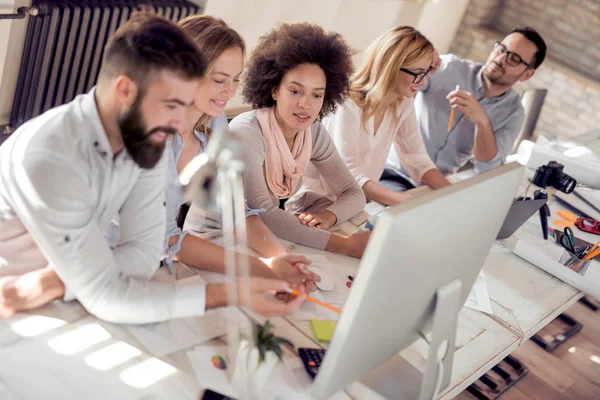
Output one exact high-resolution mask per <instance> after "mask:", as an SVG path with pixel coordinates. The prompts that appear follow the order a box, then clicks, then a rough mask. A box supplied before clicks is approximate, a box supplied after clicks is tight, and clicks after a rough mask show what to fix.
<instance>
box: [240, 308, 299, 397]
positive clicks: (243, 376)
mask: <svg viewBox="0 0 600 400" xmlns="http://www.w3.org/2000/svg"><path fill="white" fill-rule="evenodd" d="M272 331H273V325H272V324H271V322H270V321H268V320H267V321H266V322H265V324H264V325H261V324H260V323H258V322H256V321H253V323H252V335H251V337H250V338H245V339H242V340H241V341H240V348H239V350H238V353H237V358H236V361H235V370H234V372H233V377H232V379H231V385H232V387H233V389H234V390H235V391H236V392H237V393H238V395H239V396H242V398H243V399H259V398H260V394H261V392H262V389H263V387H264V385H265V383H266V382H267V380H268V378H269V375H270V374H271V372H272V371H273V368H274V367H275V365H277V363H278V362H279V361H281V359H282V357H283V348H282V345H286V346H289V347H291V348H292V349H293V348H294V345H293V344H292V343H291V342H290V341H289V340H287V339H285V338H282V337H278V336H275V334H274V333H273V332H272Z"/></svg>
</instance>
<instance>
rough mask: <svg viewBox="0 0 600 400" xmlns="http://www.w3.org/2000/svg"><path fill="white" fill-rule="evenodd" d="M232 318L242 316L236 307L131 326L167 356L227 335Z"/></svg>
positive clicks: (146, 343) (147, 343)
mask: <svg viewBox="0 0 600 400" xmlns="http://www.w3.org/2000/svg"><path fill="white" fill-rule="evenodd" d="M229 313H231V314H229ZM229 318H242V316H241V315H240V311H239V310H238V309H236V308H222V309H216V310H208V311H206V313H205V314H204V315H203V316H201V317H189V318H181V319H174V320H169V321H165V322H159V323H155V324H145V325H130V326H128V329H129V331H130V332H131V333H132V334H133V335H134V336H135V337H136V339H138V340H139V341H140V342H141V343H142V344H143V345H144V346H146V348H147V349H148V351H149V352H150V353H151V354H152V355H153V356H155V357H163V356H166V355H167V354H171V353H174V352H176V351H180V350H184V349H187V348H189V347H191V346H195V345H197V344H200V343H203V342H206V341H209V340H211V339H214V338H216V337H219V336H223V335H225V334H226V333H227V322H228V321H229Z"/></svg>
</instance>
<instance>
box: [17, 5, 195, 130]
mask: <svg viewBox="0 0 600 400" xmlns="http://www.w3.org/2000/svg"><path fill="white" fill-rule="evenodd" d="M32 7H35V8H37V9H38V10H39V11H38V13H37V15H36V16H30V17H29V22H28V26H27V33H26V36H25V46H24V49H23V56H22V58H21V66H20V69H19V76H18V80H17V87H16V90H15V97H14V100H13V105H12V109H11V115H10V126H11V128H13V129H16V128H18V127H19V126H20V125H21V124H23V123H24V122H25V121H27V120H29V119H31V118H33V117H36V116H38V115H40V114H42V113H43V112H44V111H46V110H48V109H50V108H52V107H55V106H58V105H61V104H65V103H68V102H69V101H71V100H72V99H73V98H75V96H77V95H78V94H81V93H86V92H88V91H89V90H90V89H91V88H92V86H94V85H95V82H96V79H97V78H98V73H99V71H100V64H101V60H102V54H103V51H104V45H105V44H106V41H107V40H108V38H109V37H110V36H111V34H112V33H113V32H114V31H115V30H117V28H118V27H119V26H120V25H121V24H123V23H124V22H125V21H127V19H129V16H130V15H131V14H132V13H133V12H134V11H136V10H138V9H140V7H144V8H150V9H151V10H154V11H155V12H157V13H158V14H160V15H162V16H164V17H166V18H168V19H170V20H172V21H178V20H179V19H181V18H184V17H186V16H188V15H191V14H196V13H199V12H200V11H201V9H200V7H198V5H196V4H194V3H191V2H189V1H184V0H170V1H167V0H164V1H160V0H146V1H144V0H141V1H135V0H125V1H100V0H88V1H86V0H83V1H74V0H63V1H60V0H58V1H33V4H32Z"/></svg>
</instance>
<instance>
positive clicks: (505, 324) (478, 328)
mask: <svg viewBox="0 0 600 400" xmlns="http://www.w3.org/2000/svg"><path fill="white" fill-rule="evenodd" d="M534 218H537V216H534ZM512 247H514V240H513V239H510V240H506V241H502V243H501V244H498V243H497V244H495V245H494V246H493V248H492V251H491V252H490V255H489V256H488V258H487V260H486V262H485V264H484V267H483V270H484V272H485V276H486V283H487V287H488V292H489V295H490V299H491V301H492V308H493V311H494V315H493V316H492V315H488V314H485V313H482V312H479V311H475V310H471V309H468V308H466V307H465V308H463V309H462V310H461V312H460V314H459V321H458V332H457V341H456V352H455V359H454V366H453V371H452V379H451V383H450V385H449V387H448V388H447V389H446V390H445V391H444V392H442V393H441V395H440V399H451V398H453V397H455V396H456V395H458V394H459V393H460V392H462V391H463V390H464V389H466V388H467V387H468V386H469V385H470V384H471V383H473V382H475V381H476V380H477V379H478V378H479V377H480V376H481V375H483V374H484V373H486V372H487V371H488V370H489V369H490V368H491V367H492V366H494V365H495V364H497V363H498V362H499V361H500V360H502V359H503V358H505V357H506V356H507V355H509V354H510V353H512V352H513V351H514V350H515V349H516V348H517V347H518V346H519V345H520V344H521V343H523V342H524V341H526V340H528V339H529V338H530V337H531V336H533V335H534V334H535V333H537V332H538V331H539V330H540V329H542V328H543V327H544V326H545V325H547V324H548V323H549V322H550V321H552V320H553V319H554V318H556V317H557V316H558V315H559V314H561V313H562V312H563V311H565V310H566V309H567V308H569V307H570V306H571V305H572V304H573V303H575V302H576V301H577V300H578V299H579V298H581V297H582V296H583V294H582V293H581V292H580V291H578V290H576V289H574V288H573V287H571V286H569V285H567V284H565V283H563V282H562V281H560V280H559V279H557V278H555V277H553V276H551V275H549V274H548V273H546V272H544V271H543V270H541V269H539V268H537V267H536V266H534V265H532V264H530V263H528V262H526V261H524V260H523V259H521V258H519V257H518V256H516V255H514V254H513V253H512V252H511V249H512ZM292 250H293V251H294V252H296V253H302V254H320V255H325V256H326V257H327V259H328V261H330V262H331V263H332V264H340V265H345V266H347V267H353V268H358V265H359V263H360V261H359V260H357V259H354V258H350V257H346V256H342V255H339V254H332V253H324V252H321V251H319V250H315V249H312V248H308V247H304V246H300V245H293V247H292ZM332 273H334V271H333V272H332ZM286 319H287V320H288V321H289V322H290V323H291V324H292V325H293V326H295V327H296V328H298V329H299V330H300V331H302V332H303V333H304V334H305V335H306V336H307V337H309V338H310V339H311V340H313V342H314V343H315V344H316V345H318V346H320V347H323V348H326V347H327V346H326V345H325V344H323V343H318V342H317V341H316V338H315V337H314V334H313V332H312V328H311V326H310V322H308V321H296V320H293V319H292V318H286ZM426 351H427V347H426V345H425V344H424V342H423V341H422V340H419V341H417V342H415V344H413V345H412V346H410V347H409V348H407V349H405V350H404V351H403V352H402V353H401V354H402V355H403V356H404V357H405V358H406V359H407V360H408V361H409V362H411V364H413V365H414V366H415V367H416V368H417V369H420V370H421V371H423V370H424V367H425V360H426V359H425V355H426V354H427V353H426ZM366 393H367V394H368V396H369V398H373V397H371V396H373V393H370V392H366Z"/></svg>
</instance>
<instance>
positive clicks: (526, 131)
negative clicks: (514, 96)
mask: <svg viewBox="0 0 600 400" xmlns="http://www.w3.org/2000/svg"><path fill="white" fill-rule="evenodd" d="M547 93H548V90H546V89H526V90H525V91H524V92H523V95H522V96H521V104H523V107H524V108H525V121H523V127H522V128H521V132H520V133H519V136H517V139H516V140H515V143H514V145H513V149H512V151H511V153H512V154H514V153H515V152H516V151H517V148H518V147H519V144H520V143H521V142H522V141H523V140H530V141H532V142H535V141H536V140H537V138H538V135H539V133H535V126H536V125H537V121H538V118H539V117H540V112H541V111H542V106H543V105H544V100H545V99H546V94H547Z"/></svg>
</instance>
